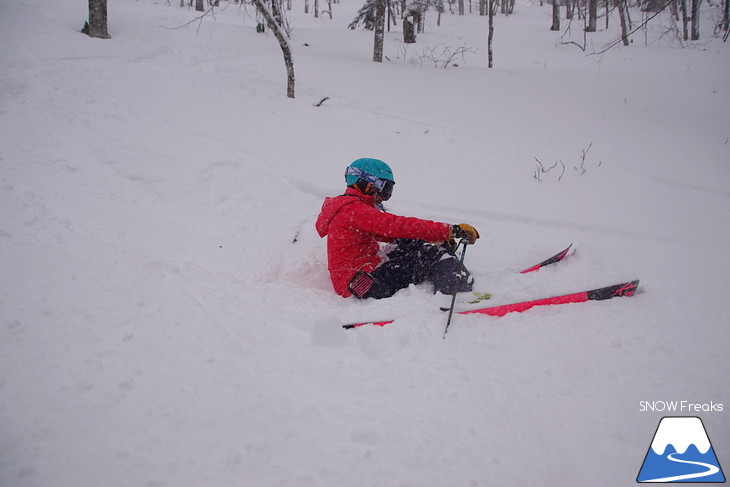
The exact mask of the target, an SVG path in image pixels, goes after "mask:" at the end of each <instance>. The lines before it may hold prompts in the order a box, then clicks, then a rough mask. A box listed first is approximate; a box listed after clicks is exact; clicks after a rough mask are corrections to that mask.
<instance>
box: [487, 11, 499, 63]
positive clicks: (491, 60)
mask: <svg viewBox="0 0 730 487" xmlns="http://www.w3.org/2000/svg"><path fill="white" fill-rule="evenodd" d="M496 1H497V0H487V4H488V5H489V7H488V9H489V36H488V38H487V57H488V58H489V67H490V68H491V67H492V66H493V65H494V56H493V55H492V40H493V39H494V2H496Z"/></svg>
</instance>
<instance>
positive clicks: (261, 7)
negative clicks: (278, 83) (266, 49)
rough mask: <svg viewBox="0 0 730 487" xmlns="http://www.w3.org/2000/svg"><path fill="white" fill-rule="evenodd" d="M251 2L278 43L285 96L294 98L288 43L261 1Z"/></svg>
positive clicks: (254, 0) (292, 69)
mask: <svg viewBox="0 0 730 487" xmlns="http://www.w3.org/2000/svg"><path fill="white" fill-rule="evenodd" d="M251 2H252V3H253V4H254V5H255V6H256V9H257V10H258V11H259V13H261V15H262V16H263V17H264V19H265V20H266V23H267V24H268V25H269V29H271V31H272V32H273V33H274V37H276V40H277V41H279V46H280V47H281V52H282V54H283V55H284V65H285V66H286V78H287V83H286V96H288V97H289V98H294V61H293V60H292V55H291V49H290V48H289V43H288V42H286V37H284V33H283V32H282V31H281V27H279V24H278V23H277V22H276V20H275V19H274V16H273V15H272V14H271V12H269V10H268V9H267V8H266V5H264V4H263V2H262V0H251ZM274 2H276V0H274Z"/></svg>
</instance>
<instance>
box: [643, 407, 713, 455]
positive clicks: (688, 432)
mask: <svg viewBox="0 0 730 487" xmlns="http://www.w3.org/2000/svg"><path fill="white" fill-rule="evenodd" d="M668 445H673V446H674V448H675V450H677V453H680V454H681V453H684V452H686V451H687V448H689V446H690V445H694V446H696V447H697V449H698V450H699V452H700V453H702V454H703V455H704V454H705V453H707V451H708V450H709V449H710V447H711V446H712V445H711V444H710V440H709V438H708V437H707V433H706V432H705V428H704V427H703V426H702V420H700V418H696V417H695V418H693V417H680V416H677V417H667V418H662V421H661V422H660V423H659V428H657V432H656V434H655V435H654V439H653V440H652V442H651V448H652V450H654V453H656V454H657V455H663V454H664V450H666V448H667V446H668Z"/></svg>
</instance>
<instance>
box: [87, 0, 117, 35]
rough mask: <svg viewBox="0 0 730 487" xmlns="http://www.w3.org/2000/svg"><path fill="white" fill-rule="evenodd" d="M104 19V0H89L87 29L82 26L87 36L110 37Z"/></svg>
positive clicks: (105, 17) (105, 18) (105, 15)
mask: <svg viewBox="0 0 730 487" xmlns="http://www.w3.org/2000/svg"><path fill="white" fill-rule="evenodd" d="M106 20H107V14H106V0H89V23H88V29H87V28H86V27H84V33H85V34H88V35H89V37H98V38H99V39H111V38H112V36H110V35H109V31H108V30H107V26H106V24H107V22H106Z"/></svg>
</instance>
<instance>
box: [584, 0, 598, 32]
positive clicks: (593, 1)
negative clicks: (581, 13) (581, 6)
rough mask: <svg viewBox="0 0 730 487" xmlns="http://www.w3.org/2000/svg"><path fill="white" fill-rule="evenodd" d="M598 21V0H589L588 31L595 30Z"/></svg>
mask: <svg viewBox="0 0 730 487" xmlns="http://www.w3.org/2000/svg"><path fill="white" fill-rule="evenodd" d="M597 23H598V0H588V26H587V27H586V32H595V31H596V24H597Z"/></svg>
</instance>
